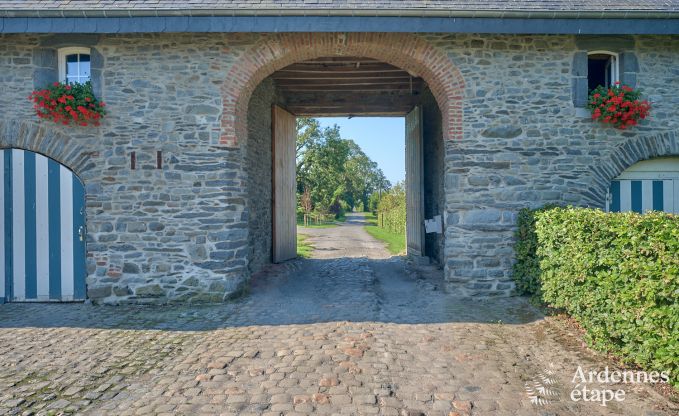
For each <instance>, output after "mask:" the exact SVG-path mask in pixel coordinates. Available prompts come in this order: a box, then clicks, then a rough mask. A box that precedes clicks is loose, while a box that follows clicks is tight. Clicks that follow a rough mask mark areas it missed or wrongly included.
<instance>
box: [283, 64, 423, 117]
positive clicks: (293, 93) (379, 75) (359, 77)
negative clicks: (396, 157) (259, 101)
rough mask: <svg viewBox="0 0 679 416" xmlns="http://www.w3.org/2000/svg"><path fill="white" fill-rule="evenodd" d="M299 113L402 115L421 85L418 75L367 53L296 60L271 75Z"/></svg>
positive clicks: (415, 99)
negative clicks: (362, 55)
mask: <svg viewBox="0 0 679 416" xmlns="http://www.w3.org/2000/svg"><path fill="white" fill-rule="evenodd" d="M271 78H273V80H274V83H275V85H276V88H277V89H278V90H279V92H280V93H281V95H282V96H283V98H284V101H285V103H286V105H285V107H286V108H287V109H288V110H289V111H290V112H292V113H293V114H295V115H298V116H317V117H320V116H403V115H405V114H407V113H408V112H409V111H410V110H412V108H413V107H414V106H415V104H416V102H417V99H418V96H419V95H420V94H421V93H422V91H423V89H424V88H425V87H426V84H425V82H424V81H423V80H422V78H418V77H414V76H412V75H410V74H409V73H408V72H407V71H404V70H402V69H400V68H397V67H395V66H393V65H390V64H387V63H384V62H380V61H377V60H374V59H370V58H356V57H329V58H318V59H312V60H309V61H303V62H298V63H295V64H292V65H290V66H287V67H285V68H283V69H281V70H279V71H276V72H274V73H273V75H271Z"/></svg>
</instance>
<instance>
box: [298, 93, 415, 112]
mask: <svg viewBox="0 0 679 416" xmlns="http://www.w3.org/2000/svg"><path fill="white" fill-rule="evenodd" d="M417 100H418V97H417V96H416V95H411V94H408V93H383V92H371V93H366V92H365V91H361V92H346V91H345V92H336V93H333V94H327V93H326V92H324V91H323V92H321V91H319V92H299V93H296V94H290V95H286V108H288V109H289V110H290V111H291V112H292V113H294V114H296V115H300V116H319V117H320V116H329V115H356V116H359V115H370V116H375V115H390V116H403V115H405V114H407V113H408V112H409V111H410V110H412V108H413V107H414V106H415V105H416V104H417Z"/></svg>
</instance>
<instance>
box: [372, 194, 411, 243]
mask: <svg viewBox="0 0 679 416" xmlns="http://www.w3.org/2000/svg"><path fill="white" fill-rule="evenodd" d="M377 226H378V227H380V228H384V229H385V230H388V231H390V232H392V233H394V234H398V235H401V236H404V235H405V233H406V191H405V186H404V185H403V183H398V184H396V186H394V188H392V189H391V190H390V191H389V192H385V193H383V194H382V197H381V198H380V201H379V203H378V204H377Z"/></svg>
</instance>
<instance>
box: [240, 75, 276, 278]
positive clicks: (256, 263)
mask: <svg viewBox="0 0 679 416" xmlns="http://www.w3.org/2000/svg"><path fill="white" fill-rule="evenodd" d="M276 101H277V94H276V91H275V88H274V85H273V81H272V80H271V79H266V80H264V81H263V82H262V83H261V84H259V86H258V87H257V89H255V92H254V93H253V94H252V98H251V99H250V106H249V108H248V139H247V142H246V143H244V145H243V147H244V149H245V155H246V156H245V171H246V172H247V178H248V181H247V189H248V226H249V230H250V235H249V248H250V258H249V259H250V271H251V272H253V273H254V272H257V271H259V270H260V269H261V268H262V266H264V265H266V264H268V263H271V255H272V254H271V253H272V252H271V230H272V228H271V227H272V223H271V207H272V206H271V191H272V189H271V172H272V169H271V106H272V105H273V104H274V103H275V102H276Z"/></svg>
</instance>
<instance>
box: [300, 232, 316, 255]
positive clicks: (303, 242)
mask: <svg viewBox="0 0 679 416" xmlns="http://www.w3.org/2000/svg"><path fill="white" fill-rule="evenodd" d="M308 238H309V236H306V235H304V234H297V257H301V258H303V259H308V258H309V257H311V253H313V251H314V246H312V245H311V243H310V242H309V241H308Z"/></svg>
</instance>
